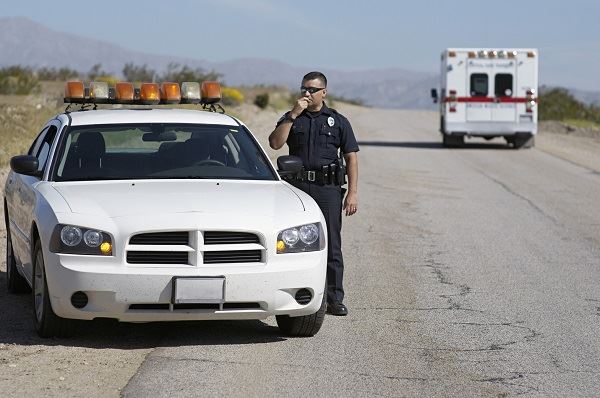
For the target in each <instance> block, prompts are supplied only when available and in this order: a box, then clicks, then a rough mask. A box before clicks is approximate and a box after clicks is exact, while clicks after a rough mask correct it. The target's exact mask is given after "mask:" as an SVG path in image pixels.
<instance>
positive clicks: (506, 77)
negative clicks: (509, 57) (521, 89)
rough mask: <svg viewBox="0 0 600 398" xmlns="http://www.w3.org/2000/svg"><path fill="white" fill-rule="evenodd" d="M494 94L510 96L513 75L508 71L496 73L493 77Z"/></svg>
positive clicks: (511, 93)
mask: <svg viewBox="0 0 600 398" xmlns="http://www.w3.org/2000/svg"><path fill="white" fill-rule="evenodd" d="M494 94H496V97H512V95H513V76H512V75H511V74H510V73H498V74H497V75H496V77H495V78H494Z"/></svg>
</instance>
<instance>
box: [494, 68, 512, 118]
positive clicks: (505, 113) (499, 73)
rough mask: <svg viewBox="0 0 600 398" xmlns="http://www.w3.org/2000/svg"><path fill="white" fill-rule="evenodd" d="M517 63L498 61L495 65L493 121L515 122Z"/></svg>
mask: <svg viewBox="0 0 600 398" xmlns="http://www.w3.org/2000/svg"><path fill="white" fill-rule="evenodd" d="M516 74H517V67H516V62H515V60H513V59H498V60H496V61H495V63H494V68H493V77H492V80H493V81H492V82H491V83H492V87H493V90H494V91H493V93H492V94H493V99H494V103H493V104H491V111H492V121H495V122H515V121H516V119H517V102H516V89H515V84H516Z"/></svg>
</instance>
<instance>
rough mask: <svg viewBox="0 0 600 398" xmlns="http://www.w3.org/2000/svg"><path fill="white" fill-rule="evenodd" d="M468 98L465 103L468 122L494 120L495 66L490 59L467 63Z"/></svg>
mask: <svg viewBox="0 0 600 398" xmlns="http://www.w3.org/2000/svg"><path fill="white" fill-rule="evenodd" d="M466 71H467V76H466V79H465V83H466V84H467V89H466V92H467V94H468V95H467V97H465V98H463V99H459V101H464V102H465V108H466V113H467V121H468V122H489V121H491V120H492V108H491V106H490V105H491V99H490V98H489V97H488V95H489V94H490V77H492V78H493V72H494V64H493V61H492V60H489V59H469V60H468V62H467V68H466Z"/></svg>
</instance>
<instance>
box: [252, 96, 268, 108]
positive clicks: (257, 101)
mask: <svg viewBox="0 0 600 398" xmlns="http://www.w3.org/2000/svg"><path fill="white" fill-rule="evenodd" d="M254 105H256V106H258V107H259V108H260V109H265V108H266V107H267V106H269V93H262V94H258V95H257V96H256V97H254Z"/></svg>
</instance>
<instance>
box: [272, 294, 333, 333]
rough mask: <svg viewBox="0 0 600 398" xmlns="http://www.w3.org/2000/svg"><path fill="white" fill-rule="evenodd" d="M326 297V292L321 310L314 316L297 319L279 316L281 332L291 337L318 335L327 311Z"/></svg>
mask: <svg viewBox="0 0 600 398" xmlns="http://www.w3.org/2000/svg"><path fill="white" fill-rule="evenodd" d="M326 297H327V292H326V291H324V292H323V300H322V301H321V308H319V310H318V311H317V312H315V313H314V314H311V315H304V316H295V317H292V316H289V315H277V316H276V317H275V319H276V320H277V326H279V330H281V331H282V332H283V334H285V335H286V336H291V337H312V336H314V335H315V334H317V332H318V331H319V330H320V329H321V325H323V320H324V319H325V310H326V309H327V300H326Z"/></svg>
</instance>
